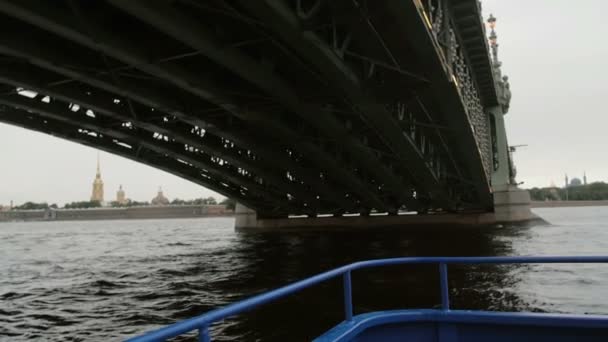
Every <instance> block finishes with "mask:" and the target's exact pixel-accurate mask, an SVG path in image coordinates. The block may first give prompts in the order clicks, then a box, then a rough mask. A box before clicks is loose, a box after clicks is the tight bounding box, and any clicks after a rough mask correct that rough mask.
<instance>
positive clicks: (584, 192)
mask: <svg viewBox="0 0 608 342" xmlns="http://www.w3.org/2000/svg"><path fill="white" fill-rule="evenodd" d="M529 191H530V197H531V198H532V200H533V201H565V200H566V199H568V200H569V201H603V200H608V184H607V183H604V182H595V183H591V184H588V185H578V186H569V187H568V188H532V189H530V190H529Z"/></svg>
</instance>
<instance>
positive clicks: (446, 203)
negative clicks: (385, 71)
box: [239, 0, 454, 209]
mask: <svg viewBox="0 0 608 342" xmlns="http://www.w3.org/2000/svg"><path fill="white" fill-rule="evenodd" d="M239 3H240V5H241V6H242V7H244V8H246V9H247V10H248V11H249V12H251V13H253V15H254V16H256V17H257V18H258V19H260V20H261V21H263V22H264V23H265V24H266V25H267V26H268V27H270V28H271V29H272V31H273V32H274V33H275V34H277V35H279V36H280V37H281V38H282V40H283V41H284V42H285V43H286V44H288V45H290V46H291V47H292V48H293V49H294V50H296V51H297V52H298V53H299V54H300V55H302V56H304V57H305V59H306V60H307V61H309V62H310V63H312V64H313V65H314V66H315V67H316V68H317V69H319V70H320V71H321V73H322V74H324V75H326V77H327V79H328V80H329V81H330V83H331V85H332V86H333V87H334V89H335V91H337V92H338V93H340V94H342V95H343V96H344V97H345V98H346V99H347V100H348V101H349V102H350V103H352V104H353V106H354V108H355V109H356V111H357V112H358V113H360V114H361V115H362V116H363V117H364V118H365V120H366V121H367V123H368V124H369V125H370V127H372V128H373V129H374V131H375V132H376V134H377V135H378V137H379V138H380V139H381V140H382V141H383V142H384V144H385V145H386V147H387V148H388V149H389V150H390V151H391V152H392V153H393V154H394V155H395V156H396V157H397V159H398V160H399V162H400V165H401V167H402V168H403V169H404V170H408V171H409V172H410V174H411V177H412V178H413V183H414V185H415V186H416V188H417V190H418V191H419V192H423V193H427V194H429V196H430V197H431V198H432V200H433V202H435V203H437V204H438V205H439V206H440V207H443V208H445V209H450V208H452V207H454V202H453V201H452V199H451V198H450V196H449V194H448V193H447V191H446V190H447V189H446V187H445V184H442V181H441V180H440V179H439V178H438V177H437V175H436V174H435V172H434V170H433V168H432V167H431V166H430V165H429V164H428V161H427V160H425V156H424V155H423V153H422V152H421V151H420V149H419V148H418V146H417V143H416V142H415V141H414V140H413V139H411V137H409V136H408V135H406V134H404V132H402V131H401V129H399V126H398V124H397V123H396V122H395V120H394V119H393V118H392V116H391V113H390V112H389V111H388V110H387V108H386V106H384V105H383V104H381V103H378V102H376V101H375V100H374V99H373V97H371V96H370V95H368V94H367V93H366V92H364V91H363V89H362V87H361V81H360V79H359V77H358V76H357V75H356V73H354V72H353V71H352V70H351V69H350V67H349V66H348V65H346V64H345V63H344V62H343V60H342V59H341V58H340V56H339V55H338V54H337V53H336V52H335V51H334V49H333V48H332V47H330V46H327V44H326V43H325V42H324V41H323V40H322V39H321V38H319V37H318V36H317V35H316V34H315V33H314V32H312V31H307V30H305V29H304V28H303V27H302V25H301V22H300V20H299V18H298V17H297V16H296V14H295V13H293V11H292V10H291V9H290V8H288V7H287V6H286V5H285V4H284V3H283V2H281V1H271V0H263V1H262V0H261V1H246V0H241V1H239Z"/></svg>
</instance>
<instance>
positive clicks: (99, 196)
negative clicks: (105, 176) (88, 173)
mask: <svg viewBox="0 0 608 342" xmlns="http://www.w3.org/2000/svg"><path fill="white" fill-rule="evenodd" d="M91 201H96V202H99V203H103V181H102V180H101V168H100V163H99V152H97V173H96V174H95V179H94V180H93V191H92V193H91Z"/></svg>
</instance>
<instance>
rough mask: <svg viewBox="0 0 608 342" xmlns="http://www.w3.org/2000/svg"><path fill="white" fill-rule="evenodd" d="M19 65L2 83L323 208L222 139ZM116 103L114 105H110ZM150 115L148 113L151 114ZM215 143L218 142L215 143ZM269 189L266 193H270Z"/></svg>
mask: <svg viewBox="0 0 608 342" xmlns="http://www.w3.org/2000/svg"><path fill="white" fill-rule="evenodd" d="M18 69H19V68H18V66H15V65H13V66H12V67H10V68H3V69H2V70H0V82H3V83H7V84H11V85H14V86H21V87H24V88H26V89H28V90H34V91H36V92H39V93H43V94H45V95H50V96H51V97H52V98H55V99H60V100H63V101H67V102H68V103H69V102H72V103H76V104H79V105H81V106H84V107H86V108H87V109H91V110H93V111H94V112H95V113H96V114H100V115H105V116H107V117H110V118H113V119H117V120H120V121H122V122H130V123H132V124H133V125H134V126H135V127H137V128H140V129H145V130H148V131H150V132H151V133H155V132H156V133H161V134H164V135H167V136H169V137H170V138H172V139H175V140H176V141H179V142H181V143H184V144H188V145H190V146H192V147H194V148H197V149H200V150H202V151H204V152H205V153H207V154H210V155H212V156H215V157H219V158H221V159H223V160H226V161H227V162H229V163H230V164H232V165H234V166H236V167H240V168H242V169H245V170H247V171H250V172H251V173H253V174H254V175H257V176H260V177H262V178H263V179H264V180H265V181H266V183H268V184H269V185H273V186H276V187H277V190H278V191H275V192H276V193H281V192H282V193H283V196H286V193H290V194H292V196H294V197H295V198H296V199H300V200H302V201H306V202H307V203H309V205H310V207H311V208H315V209H320V208H319V206H318V204H317V203H316V202H318V201H317V199H316V198H315V197H314V196H312V195H311V193H310V190H307V189H300V188H299V187H298V186H297V184H293V183H290V182H288V181H287V179H286V177H284V176H283V175H281V174H277V173H276V172H274V171H273V168H269V167H268V166H262V165H258V164H259V163H254V162H253V161H248V160H247V159H246V158H244V156H242V155H240V154H239V153H237V152H235V151H234V150H230V149H226V148H224V147H223V144H222V141H221V139H213V138H215V137H209V136H205V137H199V136H196V135H194V134H191V133H189V130H190V129H192V128H193V127H190V126H188V127H184V128H185V129H184V130H181V131H180V130H176V129H173V128H172V127H170V126H171V125H168V124H165V123H163V121H162V120H161V121H159V122H152V121H150V120H146V116H145V115H138V117H136V118H133V117H132V116H131V115H130V113H129V112H128V111H127V112H125V109H127V108H122V107H120V106H117V105H116V104H113V101H112V100H113V97H112V96H111V95H108V94H103V93H100V92H99V91H97V92H96V93H94V94H88V95H87V94H86V93H85V92H84V91H83V90H82V87H81V86H79V85H78V84H76V83H69V84H63V85H60V86H54V87H48V86H46V84H48V82H47V81H46V80H44V79H43V78H41V76H42V74H43V72H40V71H38V72H36V73H33V72H31V71H32V70H18ZM110 104H113V105H110ZM127 110H128V109H127ZM148 114H149V113H148ZM214 140H215V141H214ZM269 190H270V189H266V190H265V191H269Z"/></svg>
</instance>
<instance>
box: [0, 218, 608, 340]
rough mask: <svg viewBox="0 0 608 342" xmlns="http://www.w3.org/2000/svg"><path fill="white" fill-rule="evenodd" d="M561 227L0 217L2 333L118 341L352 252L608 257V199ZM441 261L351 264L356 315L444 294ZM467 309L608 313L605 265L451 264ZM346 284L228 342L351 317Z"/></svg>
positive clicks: (305, 334) (246, 322)
mask: <svg viewBox="0 0 608 342" xmlns="http://www.w3.org/2000/svg"><path fill="white" fill-rule="evenodd" d="M537 213H539V214H540V215H541V216H543V217H545V218H546V219H547V220H548V221H550V222H552V223H553V225H552V226H537V227H531V228H515V227H511V228H502V229H483V230H479V229H476V230H472V229H468V230H462V229H460V230H455V229H445V230H441V231H439V230H434V231H432V232H429V231H424V230H410V229H408V230H405V229H404V230H394V229H393V230H384V229H375V230H367V231H360V230H359V231H350V232H349V231H333V232H289V233H255V234H251V233H237V232H234V230H233V229H232V225H233V221H232V219H229V218H214V219H196V220H186V219H184V220H142V221H95V222H40V223H2V224H0V340H7V341H8V340H10V341H21V340H48V341H84V340H87V341H107V340H120V339H123V338H125V337H127V336H131V335H134V334H138V333H141V332H144V331H147V330H149V329H153V328H156V327H159V326H161V325H165V324H168V323H172V322H175V321H177V320H181V319H185V318H188V317H191V316H194V315H197V314H201V313H203V312H205V311H207V310H209V309H211V308H214V307H217V306H220V305H224V304H227V303H229V302H232V301H234V300H237V299H239V298H243V297H245V296H249V295H252V294H256V293H260V292H262V291H265V290H268V289H271V288H274V287H277V286H280V285H283V284H286V283H289V282H292V281H295V280H298V279H301V278H303V277H306V276H309V275H312V274H315V273H317V272H320V271H323V270H327V269H329V268H332V267H335V266H339V265H342V264H345V263H348V262H352V261H356V260H361V259H370V258H385V257H397V256H431V255H435V256H436V255H442V256H444V255H446V256H447V255H459V256H473V255H475V256H477V255H530V254H536V255H547V254H566V255H589V254H608V225H607V224H606V222H608V207H601V208H561V209H544V210H538V211H537ZM437 278H438V277H437V270H436V268H435V267H431V268H429V267H426V266H425V267H414V266H407V267H405V266H401V267H390V268H383V269H380V270H368V271H360V272H355V273H354V274H353V281H354V284H353V295H354V302H355V309H356V312H359V313H360V312H365V311H371V310H376V309H390V308H404V307H433V306H436V305H437V304H438V303H439V292H438V288H437V286H436V282H437ZM450 284H451V286H452V288H453V290H452V296H453V299H452V301H453V305H454V306H455V307H457V308H470V309H489V310H517V311H551V312H575V313H600V314H608V300H607V299H606V298H608V265H606V266H603V265H595V266H593V265H589V266H587V265H570V266H563V265H562V266H559V265H549V266H541V265H536V266H483V267H468V268H450ZM341 305H342V302H341V284H340V283H339V281H336V282H329V283H327V284H325V285H323V286H320V287H318V288H315V289H311V290H306V291H304V292H303V293H302V294H301V295H298V296H295V297H292V298H289V299H286V300H282V301H280V302H278V303H276V304H272V305H270V306H268V307H264V308H262V309H258V310H255V311H253V312H250V313H247V314H246V315H244V316H242V317H239V318H236V319H234V320H230V321H227V322H224V323H222V324H220V325H218V326H216V327H214V329H213V333H214V336H215V337H217V340H220V341H228V340H231V341H234V340H239V341H240V340H243V341H304V340H309V339H310V338H312V337H315V336H317V335H319V334H320V333H322V332H323V331H324V330H326V329H327V328H329V327H331V326H332V325H333V324H335V323H336V322H338V321H340V320H341V317H342V306H341Z"/></svg>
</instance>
